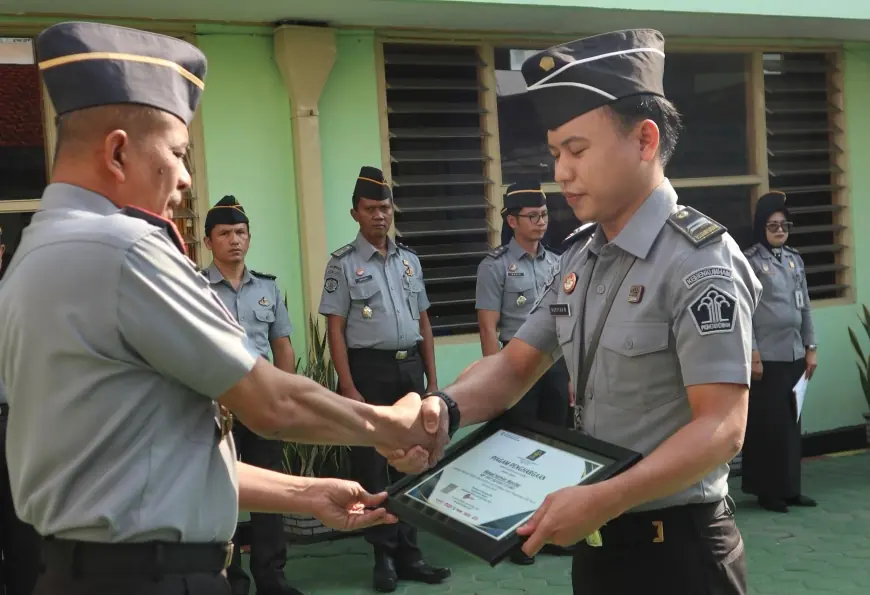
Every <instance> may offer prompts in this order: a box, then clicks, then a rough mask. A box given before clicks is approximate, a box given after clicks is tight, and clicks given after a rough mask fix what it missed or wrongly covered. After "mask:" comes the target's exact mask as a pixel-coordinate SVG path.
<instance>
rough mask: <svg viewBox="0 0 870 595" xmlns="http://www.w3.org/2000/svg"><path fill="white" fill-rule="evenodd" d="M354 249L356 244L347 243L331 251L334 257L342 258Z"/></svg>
mask: <svg viewBox="0 0 870 595" xmlns="http://www.w3.org/2000/svg"><path fill="white" fill-rule="evenodd" d="M354 250H356V246H354V245H353V244H347V245H346V246H342V247H341V248H339V249H338V250H336V251H335V252H333V253H332V256H333V257H334V258H344V257H345V256H347V255H348V254H350V253H351V252H353V251H354Z"/></svg>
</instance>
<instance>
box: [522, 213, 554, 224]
mask: <svg viewBox="0 0 870 595" xmlns="http://www.w3.org/2000/svg"><path fill="white" fill-rule="evenodd" d="M517 217H526V218H528V220H529V221H531V222H532V224H535V223H537V222H538V221H546V220H548V219H549V218H550V214H549V213H548V212H547V211H544V212H543V213H530V214H528V215H517Z"/></svg>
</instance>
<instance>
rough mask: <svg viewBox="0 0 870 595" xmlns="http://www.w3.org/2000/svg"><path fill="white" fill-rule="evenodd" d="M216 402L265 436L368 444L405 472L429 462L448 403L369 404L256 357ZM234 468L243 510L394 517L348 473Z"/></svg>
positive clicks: (347, 522) (329, 519)
mask: <svg viewBox="0 0 870 595" xmlns="http://www.w3.org/2000/svg"><path fill="white" fill-rule="evenodd" d="M219 402H220V404H222V405H224V406H225V407H227V408H228V409H229V410H230V411H232V412H233V414H234V415H235V416H236V417H238V419H239V420H240V421H241V422H242V423H243V424H244V425H245V426H247V427H248V428H249V429H251V430H252V431H254V432H256V433H257V434H259V435H261V436H263V437H265V438H270V439H277V440H285V441H289V442H299V443H303V444H324V445H347V446H364V447H374V448H375V449H376V450H377V451H378V452H379V453H380V454H381V455H382V456H384V457H385V458H387V459H388V460H389V462H390V464H391V465H393V466H394V467H395V468H396V469H397V470H399V471H402V472H404V473H420V472H422V471H424V470H425V469H427V468H428V467H429V466H430V465H434V464H435V463H436V462H437V461H438V460H439V459H440V458H441V457H442V456H443V453H444V448H445V447H446V446H447V443H448V442H449V440H450V438H449V436H448V431H447V415H448V413H447V406H446V404H445V402H444V401H443V400H442V399H441V398H440V397H428V398H425V399H423V398H421V397H420V395H418V394H416V393H410V394H408V395H407V396H405V397H403V398H402V399H401V400H399V401H398V402H396V403H395V404H394V405H392V406H389V407H387V406H374V405H369V404H367V403H361V402H358V401H354V400H351V399H346V398H344V397H341V396H339V395H337V394H335V393H333V392H331V391H329V390H328V389H326V388H324V387H323V386H321V385H320V384H318V383H316V382H314V381H312V380H310V379H308V378H305V377H303V376H297V375H293V374H287V373H285V372H282V371H281V370H278V369H277V368H275V367H273V366H272V365H271V364H269V363H268V362H266V361H265V360H262V359H261V360H259V361H258V362H257V363H256V364H255V366H254V368H253V369H252V370H251V371H250V372H249V373H248V374H247V375H246V376H245V377H244V378H243V379H242V380H241V381H240V382H239V383H238V384H236V385H235V386H234V387H233V388H231V389H230V390H229V391H227V392H226V393H224V394H223V395H222V396H221V397H220V399H219ZM237 474H238V482H239V507H240V508H241V509H243V510H247V511H250V512H263V513H297V514H310V515H312V516H314V517H316V518H318V519H320V520H321V521H322V522H323V523H324V524H325V525H326V526H328V527H330V528H333V529H338V530H342V531H354V530H357V529H362V528H365V527H369V526H374V525H378V524H384V523H395V522H396V521H397V519H396V518H395V517H394V516H393V515H391V514H388V513H387V512H386V510H385V509H384V508H383V507H382V504H383V503H384V501H385V500H386V498H387V494H386V493H380V494H369V493H368V492H366V491H365V490H364V489H363V488H362V487H361V486H360V485H359V484H358V483H356V482H353V481H345V480H341V479H329V478H323V479H322V478H308V477H298V476H293V475H287V474H284V473H278V472H274V471H268V470H266V469H261V468H259V467H253V466H251V465H247V464H245V463H241V462H240V463H237Z"/></svg>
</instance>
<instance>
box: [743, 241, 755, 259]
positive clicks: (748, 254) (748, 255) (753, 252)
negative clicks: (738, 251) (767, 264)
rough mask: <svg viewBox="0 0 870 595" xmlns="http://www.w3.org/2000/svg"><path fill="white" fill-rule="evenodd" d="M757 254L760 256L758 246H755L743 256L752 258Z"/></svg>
mask: <svg viewBox="0 0 870 595" xmlns="http://www.w3.org/2000/svg"><path fill="white" fill-rule="evenodd" d="M756 254H758V244H753V245H752V246H750V247H749V248H747V249H746V250H744V251H743V256H746V257H747V258H748V257H750V256H755V255H756Z"/></svg>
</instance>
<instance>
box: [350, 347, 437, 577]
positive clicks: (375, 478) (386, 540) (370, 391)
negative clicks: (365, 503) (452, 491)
mask: <svg viewBox="0 0 870 595" xmlns="http://www.w3.org/2000/svg"><path fill="white" fill-rule="evenodd" d="M408 353H409V354H408V357H407V358H406V359H402V360H399V359H396V352H394V351H378V350H374V349H349V350H348V362H349V364H350V373H351V376H352V377H353V382H354V385H356V389H357V390H358V391H359V392H360V394H361V395H362V396H363V397H364V398H365V400H366V402H367V403H370V404H372V405H392V404H394V403H395V402H396V401H398V400H399V399H401V398H402V397H404V396H405V395H406V394H408V393H409V392H416V393H420V394H422V393H423V391H425V390H426V383H425V369H424V367H423V360H422V358H421V357H420V354H419V353H418V351H417V349H416V348H414V349H412V350H410V351H409V352H408ZM350 464H351V473H352V475H353V478H354V480H356V481H358V482H359V483H360V485H362V486H363V487H364V488H365V489H366V490H368V491H369V492H370V493H373V494H376V493H378V492H382V491H384V489H386V488H387V486H389V485H391V484H393V483H395V482H397V481H399V480H400V479H401V478H402V477H404V474H402V473H400V472H398V471H396V470H395V469H394V468H393V467H390V466H389V464H388V463H387V460H386V459H385V458H384V457H382V456H381V455H379V454H378V453H377V451H376V450H375V449H374V448H365V447H354V448H351V449H350ZM364 535H365V539H366V541H368V542H369V543H370V544H371V545H372V546H373V547H374V549H375V551H376V552H383V553H387V554H390V555H392V556H394V557H395V558H397V559H399V560H401V561H402V562H405V563H413V562H416V561H417V560H419V559H421V557H422V554H421V553H420V548H419V547H417V530H416V529H414V528H413V527H412V526H411V525H409V524H407V523H404V522H402V521H399V522H398V523H396V524H394V525H379V526H377V527H371V528H369V529H366V530H365V533H364Z"/></svg>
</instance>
